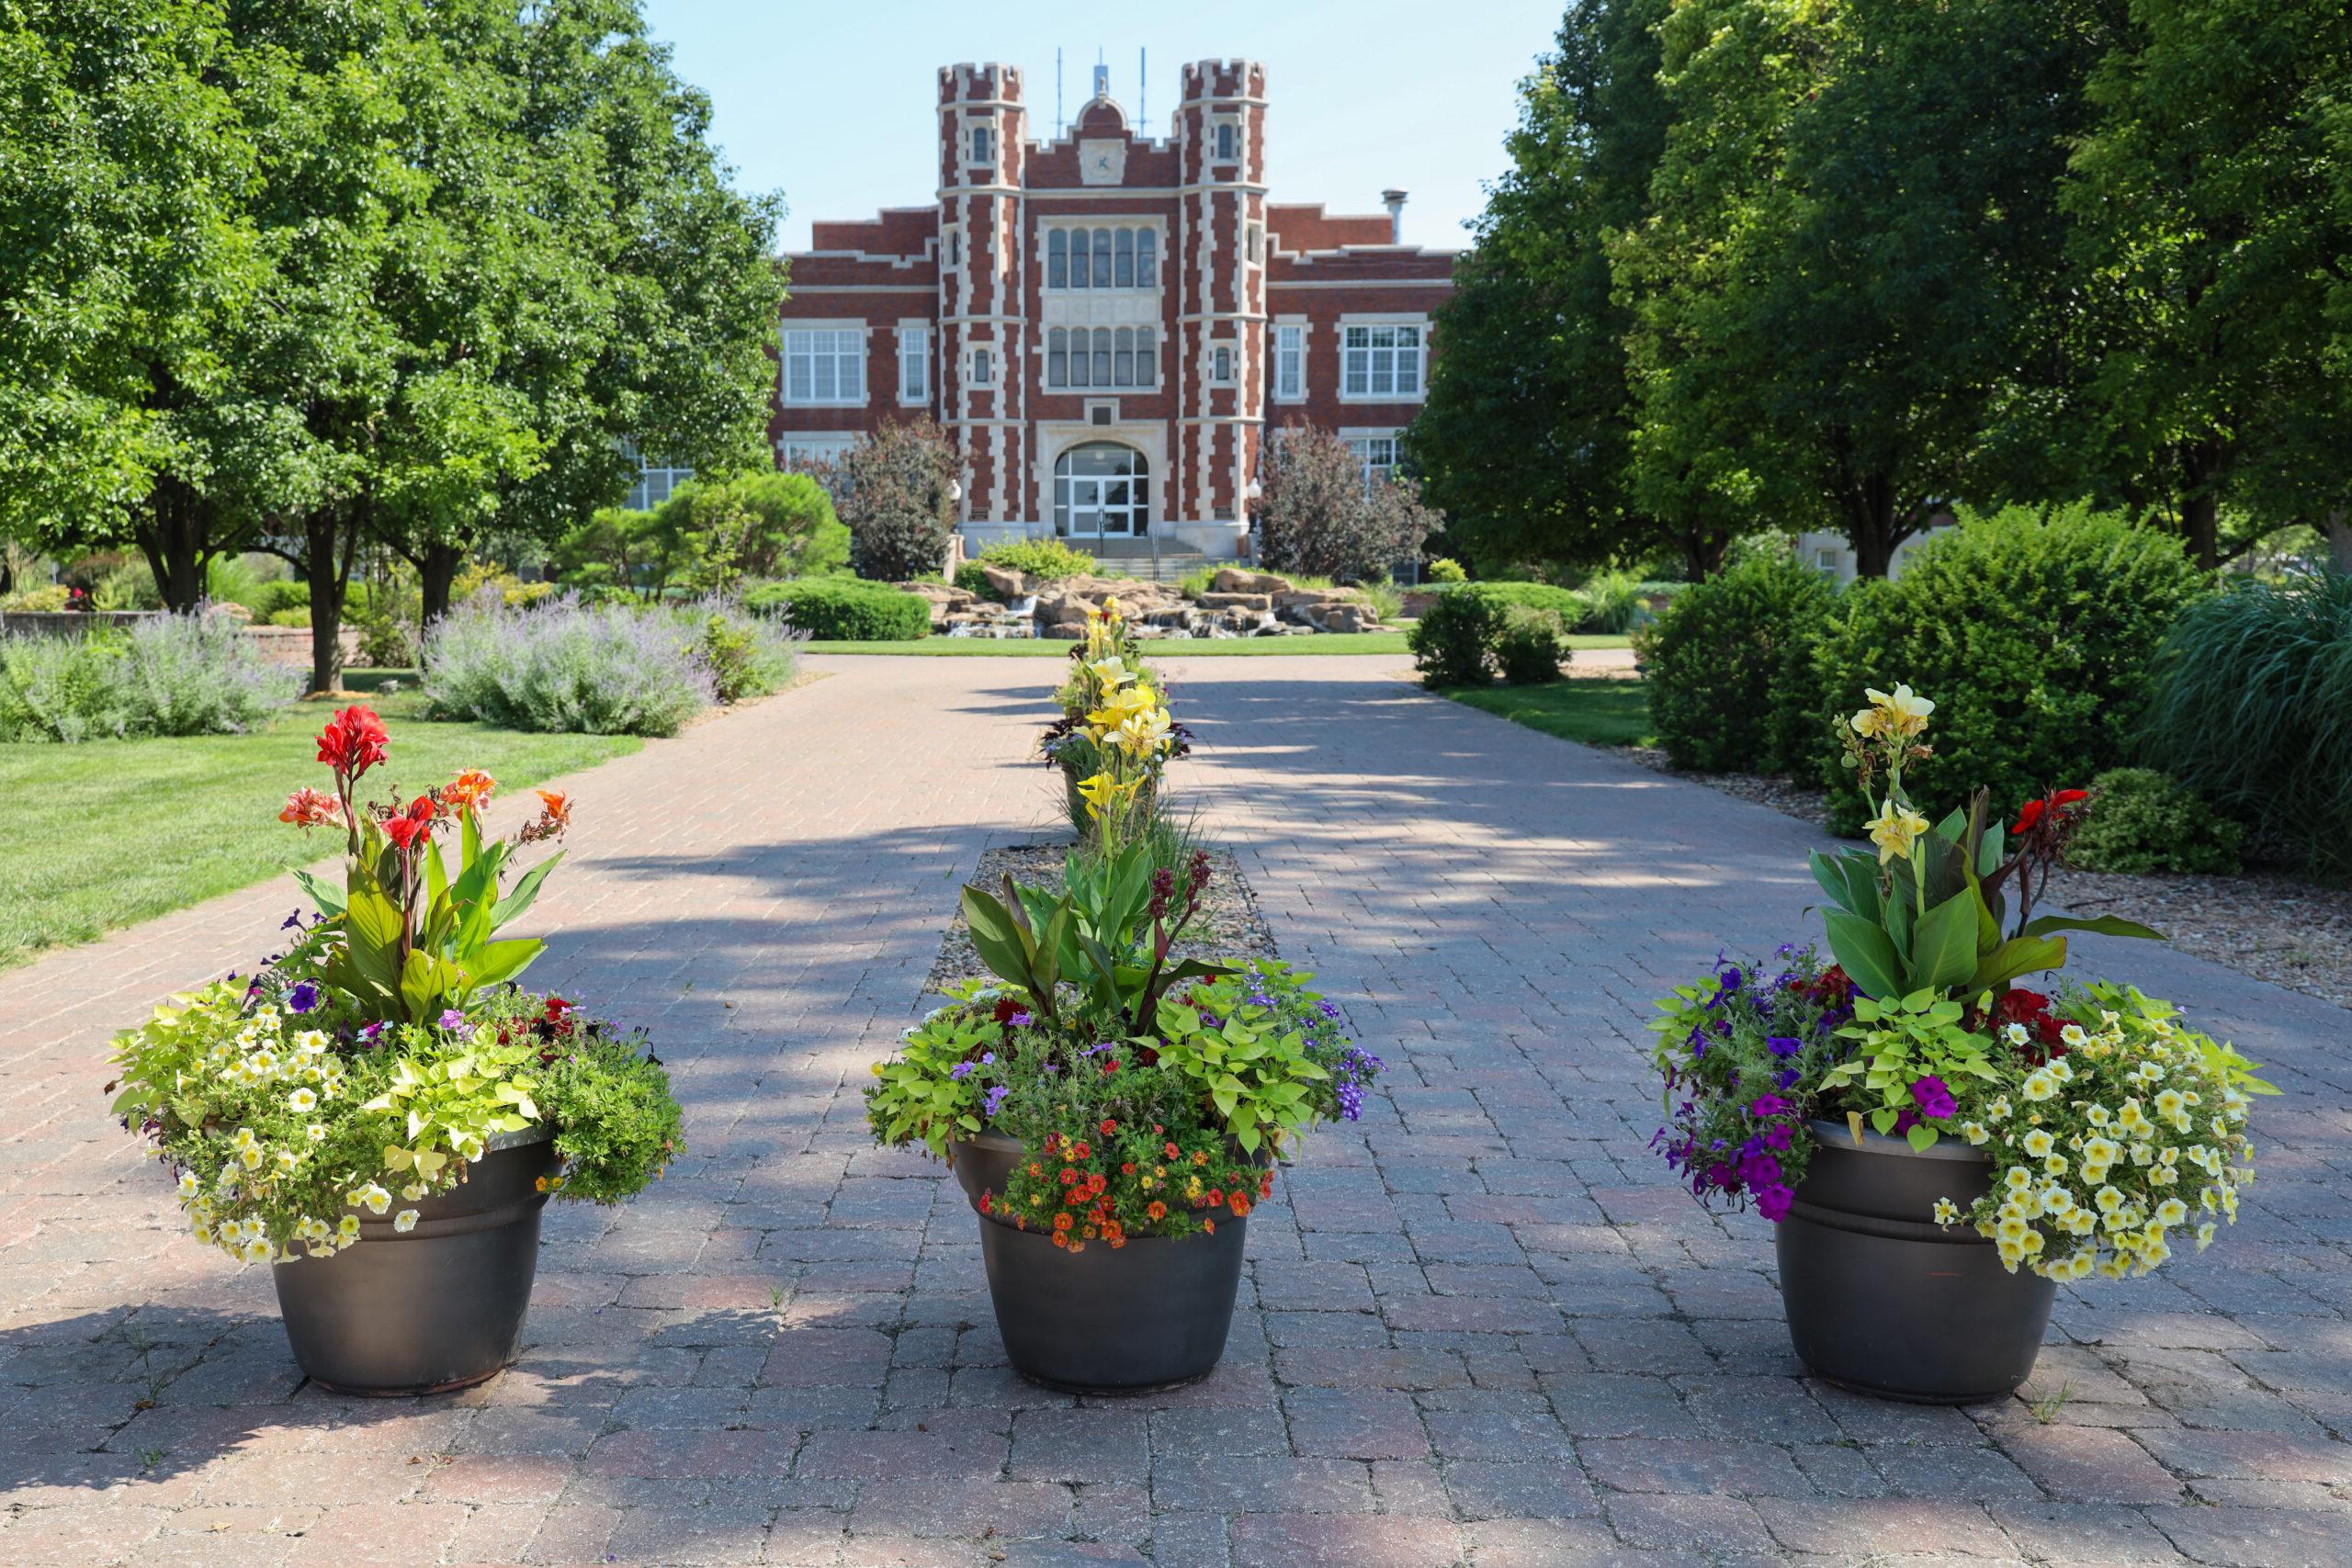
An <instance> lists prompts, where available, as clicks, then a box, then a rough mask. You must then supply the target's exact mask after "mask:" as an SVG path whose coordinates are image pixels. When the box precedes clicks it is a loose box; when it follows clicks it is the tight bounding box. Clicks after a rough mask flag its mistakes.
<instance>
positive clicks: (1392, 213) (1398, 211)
mask: <svg viewBox="0 0 2352 1568" xmlns="http://www.w3.org/2000/svg"><path fill="white" fill-rule="evenodd" d="M1380 199H1381V200H1382V201H1384V202H1385V203H1386V204H1387V206H1388V243H1390V244H1392V245H1401V244H1403V243H1405V193H1404V192H1403V191H1401V190H1385V191H1382V192H1381V193H1380Z"/></svg>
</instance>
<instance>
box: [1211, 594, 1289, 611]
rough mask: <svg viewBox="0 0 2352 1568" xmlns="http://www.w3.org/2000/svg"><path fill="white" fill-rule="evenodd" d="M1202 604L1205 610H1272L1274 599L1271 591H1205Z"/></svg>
mask: <svg viewBox="0 0 2352 1568" xmlns="http://www.w3.org/2000/svg"><path fill="white" fill-rule="evenodd" d="M1200 606H1201V608H1202V609H1204V610H1271V609H1272V608H1273V607H1274V600H1273V596H1272V594H1269V593H1204V594H1202V595H1201V597H1200Z"/></svg>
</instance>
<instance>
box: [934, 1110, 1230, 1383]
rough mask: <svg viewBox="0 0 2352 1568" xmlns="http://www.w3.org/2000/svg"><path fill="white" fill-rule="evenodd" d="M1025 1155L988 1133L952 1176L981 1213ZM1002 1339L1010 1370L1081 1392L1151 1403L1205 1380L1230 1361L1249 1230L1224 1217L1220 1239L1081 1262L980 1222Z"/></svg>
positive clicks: (1047, 1244) (1046, 1237)
mask: <svg viewBox="0 0 2352 1568" xmlns="http://www.w3.org/2000/svg"><path fill="white" fill-rule="evenodd" d="M1020 1157H1021V1145H1019V1144H1018V1143H1016V1142H1014V1141H1013V1140H1012V1139H1010V1138H1001V1137H997V1136H995V1135H994V1134H986V1135H983V1136H982V1137H980V1138H978V1139H976V1140H974V1141H972V1142H970V1143H966V1144H959V1145H956V1148H955V1151H954V1158H953V1160H952V1162H951V1163H952V1166H953V1168H954V1169H955V1172H956V1179H957V1180H958V1181H959V1182H961V1183H962V1185H963V1188H964V1190H965V1192H966V1194H967V1196H969V1197H970V1198H971V1199H972V1201H973V1202H974V1204H975V1205H976V1206H977V1205H978V1201H979V1194H980V1193H981V1192H982V1191H984V1190H990V1189H993V1190H997V1191H1002V1190H1003V1188H1004V1178H1005V1175H1006V1173H1007V1172H1008V1171H1010V1170H1011V1169H1012V1164H1013V1162H1014V1161H1015V1160H1017V1159H1019V1158H1020ZM975 1217H976V1218H978V1221H979V1225H980V1259H981V1261H982V1262H983V1263H984V1264H985V1265H986V1266H987V1269H988V1277H989V1300H990V1301H991V1302H992V1303H994V1304H995V1307H996V1325H997V1332H998V1334H999V1335H1000V1336H1001V1337H1002V1338H1003V1340H1004V1348H1005V1354H1006V1355H1007V1356H1008V1357H1010V1358H1011V1359H1012V1365H1013V1367H1014V1368H1015V1369H1016V1370H1017V1371H1020V1373H1021V1374H1022V1375H1023V1377H1026V1378H1028V1379H1030V1380H1031V1381H1033V1382H1041V1383H1044V1384H1045V1385H1046V1386H1047V1387H1049V1388H1057V1389H1063V1390H1066V1391H1068V1392H1070V1393H1146V1392H1148V1391H1149V1390H1152V1389H1158V1388H1168V1387H1170V1386H1172V1385H1174V1384H1177V1383H1185V1382H1193V1380H1194V1379H1197V1378H1204V1377H1206V1376H1207V1375H1208V1374H1209V1372H1210V1371H1213V1370H1214V1369H1215V1368H1216V1363H1217V1359H1218V1358H1219V1357H1221V1356H1223V1355H1224V1354H1225V1340H1226V1335H1227V1332H1228V1331H1230V1330H1231V1328H1232V1327H1233V1303H1234V1298H1235V1296H1236V1295H1237V1294H1238V1292H1239V1290H1240V1287H1241V1258H1242V1253H1243V1251H1244V1249H1245V1247H1246V1246H1247V1244H1248V1240H1249V1225H1250V1222H1249V1221H1248V1220H1246V1219H1236V1218H1222V1219H1220V1220H1219V1222H1218V1224H1217V1227H1216V1235H1191V1236H1182V1237H1177V1238H1170V1237H1166V1236H1140V1237H1137V1238H1135V1239H1133V1240H1130V1241H1129V1242H1127V1244H1126V1245H1125V1246H1124V1247H1110V1246H1107V1245H1105V1244H1104V1243H1102V1242H1091V1243H1089V1244H1088V1245H1087V1247H1085V1249H1084V1250H1083V1251H1081V1252H1079V1253H1077V1254H1075V1255H1073V1254H1072V1253H1070V1252H1069V1251H1068V1250H1066V1249H1064V1248H1062V1247H1056V1246H1055V1245H1054V1243H1053V1235H1052V1233H1051V1232H1049V1231H1043V1230H1021V1229H1017V1228H1015V1227H1014V1226H1012V1225H1009V1224H1003V1223H1002V1222H1001V1221H998V1220H994V1219H991V1218H989V1216H988V1215H986V1214H977V1215H976V1216H975Z"/></svg>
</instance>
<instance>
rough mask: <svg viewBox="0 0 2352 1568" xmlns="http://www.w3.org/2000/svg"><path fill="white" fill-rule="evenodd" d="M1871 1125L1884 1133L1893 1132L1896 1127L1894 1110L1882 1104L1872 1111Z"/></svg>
mask: <svg viewBox="0 0 2352 1568" xmlns="http://www.w3.org/2000/svg"><path fill="white" fill-rule="evenodd" d="M1871 1126H1873V1127H1875V1128H1877V1129H1878V1130H1879V1131H1880V1132H1882V1133H1887V1132H1892V1131H1893V1130H1894V1111H1889V1110H1887V1109H1885V1108H1884V1107H1883V1106H1882V1107H1881V1108H1879V1109H1878V1110H1876V1111H1871Z"/></svg>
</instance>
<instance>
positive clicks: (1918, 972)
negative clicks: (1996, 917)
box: [1910, 891, 1985, 991]
mask: <svg viewBox="0 0 2352 1568" xmlns="http://www.w3.org/2000/svg"><path fill="white" fill-rule="evenodd" d="M1983 908H1985V903H1984V900H1983V899H1981V898H1978V897H1976V896H1975V895H1974V894H1973V893H1971V892H1967V891H1962V892H1960V893H1956V894H1954V895H1953V896H1952V897H1949V898H1947V899H1945V900H1944V901H1943V902H1942V903H1940V904H1939V905H1937V906H1936V907H1935V908H1932V909H1929V910H1928V913H1927V915H1926V916H1925V917H1924V918H1923V919H1921V920H1920V921H1919V925H1918V929H1917V931H1914V932H1913V933H1912V937H1911V975H1910V978H1911V981H1912V983H1913V984H1915V985H1917V986H1922V987H1928V988H1929V989H1931V990H1936V991H1948V990H1950V989H1951V987H1954V986H1957V985H1960V984H1961V983H1962V982H1963V981H1965V980H1966V979H1967V978H1968V977H1969V976H1971V975H1972V974H1973V973H1974V972H1975V969H1976V938H1977V933H1978V921H1977V915H1978V913H1979V911H1981V910H1982V909H1983Z"/></svg>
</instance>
